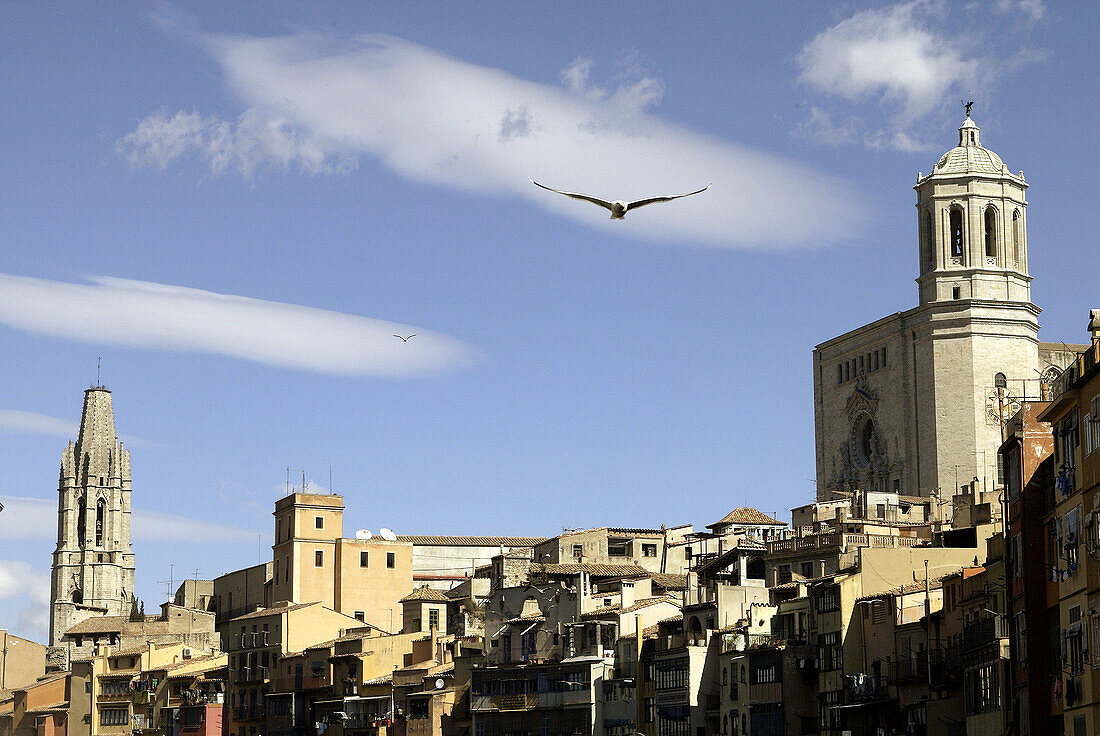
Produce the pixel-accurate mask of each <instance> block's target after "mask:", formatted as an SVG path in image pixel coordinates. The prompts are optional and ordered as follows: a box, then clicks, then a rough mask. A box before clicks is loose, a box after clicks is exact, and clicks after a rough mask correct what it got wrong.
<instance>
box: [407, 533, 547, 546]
mask: <svg viewBox="0 0 1100 736" xmlns="http://www.w3.org/2000/svg"><path fill="white" fill-rule="evenodd" d="M397 541H398V542H412V543H413V544H421V545H437V546H441V547H499V546H501V545H503V546H505V547H534V546H535V545H536V544H539V543H541V542H545V541H546V537H464V536H460V537H448V536H441V535H436V534H423V535H421V534H398V535H397Z"/></svg>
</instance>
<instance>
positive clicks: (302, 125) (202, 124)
mask: <svg viewBox="0 0 1100 736" xmlns="http://www.w3.org/2000/svg"><path fill="white" fill-rule="evenodd" d="M185 33H186V31H185ZM198 39H199V40H200V42H201V45H202V46H203V48H205V49H206V50H207V51H208V53H209V54H210V55H211V56H212V57H213V58H214V59H215V60H216V61H217V62H218V63H219V64H220V65H221V67H222V69H223V71H224V73H225V76H226V79H227V82H228V85H229V88H230V90H231V92H232V93H233V94H234V95H235V97H236V98H237V100H238V101H239V102H240V104H241V105H242V107H243V108H244V109H245V112H244V113H242V114H241V115H240V116H239V117H238V118H236V119H235V120H223V119H220V118H217V117H214V116H209V115H203V114H201V113H198V112H193V111H192V112H188V111H180V112H176V113H169V112H167V111H164V110H162V111H158V112H156V113H153V114H152V115H151V116H150V117H148V118H146V119H145V120H143V121H142V122H141V123H139V124H138V126H137V129H135V130H134V131H133V132H132V133H130V134H128V135H127V136H125V137H123V138H122V139H121V140H120V141H119V149H120V151H122V153H123V155H125V156H126V158H127V159H128V160H130V162H131V163H133V164H134V165H135V166H151V167H155V168H160V167H163V166H167V165H168V164H170V163H171V162H173V161H176V160H178V159H180V158H181V157H183V156H185V155H197V156H199V157H200V158H201V159H202V160H203V161H204V162H205V163H206V164H207V165H209V166H210V167H211V170H213V171H216V172H225V171H238V172H240V173H242V174H245V175H252V174H253V173H255V172H258V171H261V170H263V169H264V168H265V167H274V168H292V167H297V168H298V169H301V170H302V171H305V172H309V173H320V172H339V171H347V170H349V168H350V167H351V163H350V162H351V161H354V160H356V159H357V157H360V156H368V157H372V158H375V159H377V160H378V161H380V162H381V163H382V164H383V165H385V166H387V167H389V168H390V169H392V170H393V171H395V172H397V173H398V174H400V175H402V176H405V177H408V178H410V179H414V180H418V181H424V182H431V183H434V184H440V185H444V186H447V187H451V188H454V189H457V190H460V191H464V192H468V193H474V194H478V195H489V196H510V197H521V198H523V199H526V200H529V201H530V202H532V203H534V204H536V205H537V206H541V207H544V208H546V209H549V210H552V211H554V212H555V213H559V214H561V215H562V216H564V217H569V218H572V219H575V220H577V221H580V222H583V223H585V224H587V225H589V226H592V227H598V228H601V229H605V230H606V231H607V232H610V233H616V234H622V233H627V234H629V235H631V236H633V237H638V238H645V239H654V240H661V241H689V242H695V243H700V244H710V245H718V246H737V245H746V244H753V245H759V244H781V245H818V244H823V243H829V242H836V241H839V240H841V239H843V238H845V237H847V236H849V235H851V234H852V233H853V229H856V228H859V227H860V222H859V220H858V219H853V215H852V213H853V212H858V211H860V209H861V208H859V207H858V206H857V204H856V194H855V191H854V189H853V188H852V186H851V185H850V184H849V183H847V182H844V181H840V180H837V179H835V178H831V177H828V176H825V175H823V174H822V173H821V172H819V171H816V170H814V169H811V168H809V167H807V166H805V165H803V164H800V163H798V162H795V161H792V160H788V159H784V158H782V157H779V156H774V155H770V154H768V153H765V152H762V151H759V150H754V149H751V148H749V147H747V146H743V145H739V144H737V143H733V142H731V141H728V140H724V139H721V138H717V137H713V136H706V135H700V134H698V133H696V132H693V131H691V130H689V129H686V128H684V127H683V126H680V125H676V124H674V123H671V122H668V121H666V120H663V119H661V118H660V117H658V116H656V115H655V114H653V112H652V109H653V107H654V106H655V105H657V104H658V103H659V101H660V99H661V96H662V94H663V91H664V85H663V83H662V82H661V81H660V80H659V79H658V78H656V77H654V76H653V75H651V74H648V73H646V72H645V70H644V69H642V66H641V64H640V63H638V61H637V59H636V58H628V59H626V60H624V61H623V62H622V63H620V66H619V69H618V71H617V73H616V74H615V75H614V76H613V77H612V79H611V80H610V83H609V84H598V83H596V82H594V81H593V71H594V69H595V64H594V63H593V62H592V60H590V59H585V58H579V59H576V60H574V62H573V63H571V64H570V65H569V66H568V67H567V68H566V69H565V70H564V71H563V72H562V74H561V85H560V86H559V85H550V84H541V83H536V82H531V81H528V80H524V79H520V78H517V77H515V76H512V75H510V74H508V73H506V72H504V71H501V70H499V69H493V68H489V67H483V66H477V65H474V64H469V63H465V62H462V61H459V60H456V59H453V58H450V57H447V56H445V55H443V54H440V53H438V52H436V51H433V50H431V49H428V48H425V47H423V46H418V45H416V44H413V43H410V42H408V41H405V40H402V39H399V38H394V37H390V36H382V35H366V36H360V37H357V38H355V39H351V40H349V39H346V38H341V37H335V36H332V35H324V34H298V35H290V36H281V37H273V38H255V37H248V36H228V35H210V34H208V35H198ZM261 134H262V135H261ZM262 136H268V137H269V138H268V139H264V138H262ZM272 141H273V142H272ZM528 177H533V178H535V179H537V180H539V181H542V182H544V183H547V184H549V185H550V186H557V187H564V188H568V189H571V190H583V191H590V192H592V193H593V194H596V195H603V196H606V197H609V198H616V199H617V198H624V199H631V198H635V197H642V196H646V195H652V194H655V193H659V194H663V193H672V192H681V191H691V190H692V189H695V188H698V187H700V186H702V185H704V184H707V183H710V182H713V187H712V188H711V189H710V191H708V192H707V193H706V195H705V196H700V197H695V198H692V199H690V200H683V201H681V202H677V203H676V205H675V206H674V207H664V208H660V209H659V208H649V209H646V210H639V211H638V212H637V213H633V214H632V215H631V217H630V218H628V219H627V220H626V221H624V222H610V221H609V220H608V218H606V217H604V216H601V214H600V212H599V211H598V210H594V209H592V208H591V207H588V206H584V205H582V204H581V203H578V202H575V201H572V200H566V199H564V198H561V197H554V196H550V195H548V194H547V193H546V192H544V191H542V190H539V189H536V188H535V187H533V186H531V184H530V183H529V182H528V181H527V179H528Z"/></svg>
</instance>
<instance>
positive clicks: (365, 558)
mask: <svg viewBox="0 0 1100 736" xmlns="http://www.w3.org/2000/svg"><path fill="white" fill-rule="evenodd" d="M359 567H370V552H367V551H366V550H365V549H364V550H360V552H359Z"/></svg>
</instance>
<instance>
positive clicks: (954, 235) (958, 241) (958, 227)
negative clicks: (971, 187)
mask: <svg viewBox="0 0 1100 736" xmlns="http://www.w3.org/2000/svg"><path fill="white" fill-rule="evenodd" d="M962 254H963V212H962V209H961V208H959V207H952V208H951V257H952V258H961V257H962Z"/></svg>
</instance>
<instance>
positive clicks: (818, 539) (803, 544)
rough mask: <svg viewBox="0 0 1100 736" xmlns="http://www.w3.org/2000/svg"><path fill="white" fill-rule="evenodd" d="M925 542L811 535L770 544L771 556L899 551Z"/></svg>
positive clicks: (879, 536) (876, 536) (870, 536)
mask: <svg viewBox="0 0 1100 736" xmlns="http://www.w3.org/2000/svg"><path fill="white" fill-rule="evenodd" d="M924 543H925V540H923V539H920V538H918V537H896V536H893V535H889V534H842V533H840V532H833V533H829V534H810V535H809V536H804V537H788V538H787V539H777V540H774V541H771V542H768V543H767V545H768V553H769V554H776V553H779V554H783V553H788V554H790V553H798V552H810V551H813V550H842V549H849V548H852V547H876V548H881V549H897V548H901V547H919V546H921V545H922V544H924Z"/></svg>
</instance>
